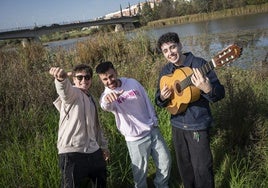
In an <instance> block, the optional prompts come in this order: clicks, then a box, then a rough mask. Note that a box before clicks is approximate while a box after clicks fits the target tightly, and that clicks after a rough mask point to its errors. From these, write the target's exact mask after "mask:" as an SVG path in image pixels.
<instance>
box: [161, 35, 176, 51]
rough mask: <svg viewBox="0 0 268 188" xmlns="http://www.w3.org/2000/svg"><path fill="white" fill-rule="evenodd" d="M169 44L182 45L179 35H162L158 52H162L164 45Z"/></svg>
mask: <svg viewBox="0 0 268 188" xmlns="http://www.w3.org/2000/svg"><path fill="white" fill-rule="evenodd" d="M168 42H174V43H180V38H179V35H178V34H177V33H174V32H168V33H165V34H163V35H161V36H160V37H159V39H158V41H157V50H158V51H159V52H161V46H162V45H163V44H164V43H168Z"/></svg>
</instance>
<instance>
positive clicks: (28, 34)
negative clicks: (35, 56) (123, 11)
mask: <svg viewBox="0 0 268 188" xmlns="http://www.w3.org/2000/svg"><path fill="white" fill-rule="evenodd" d="M99 25H116V29H120V28H121V29H128V28H131V27H132V28H134V27H138V26H139V25H140V22H139V16H129V17H125V16H123V17H120V18H111V19H99V20H94V21H88V22H79V23H69V24H63V25H59V24H52V25H51V26H42V27H35V28H31V29H22V30H12V31H5V32H0V40H6V39H36V40H39V37H40V36H42V35H47V34H50V33H54V32H58V31H69V30H72V29H78V28H84V27H91V26H99Z"/></svg>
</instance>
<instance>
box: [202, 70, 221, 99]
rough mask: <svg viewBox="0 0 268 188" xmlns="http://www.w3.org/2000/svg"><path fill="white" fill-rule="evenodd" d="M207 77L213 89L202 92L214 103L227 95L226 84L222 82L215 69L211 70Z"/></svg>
mask: <svg viewBox="0 0 268 188" xmlns="http://www.w3.org/2000/svg"><path fill="white" fill-rule="evenodd" d="M207 77H208V78H209V80H210V83H211V86H212V89H211V91H210V92H209V93H204V92H201V95H202V96H203V97H204V98H206V99H207V100H208V101H209V102H211V103H214V102H217V101H219V100H221V99H223V98H224V97H225V89H224V86H223V85H222V84H221V83H220V81H219V79H218V78H217V75H216V73H215V71H210V72H209V73H208V74H207Z"/></svg>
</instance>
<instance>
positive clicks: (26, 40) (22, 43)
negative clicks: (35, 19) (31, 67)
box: [21, 38, 30, 48]
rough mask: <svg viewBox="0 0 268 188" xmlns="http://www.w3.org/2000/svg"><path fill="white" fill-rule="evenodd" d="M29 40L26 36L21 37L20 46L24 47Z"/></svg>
mask: <svg viewBox="0 0 268 188" xmlns="http://www.w3.org/2000/svg"><path fill="white" fill-rule="evenodd" d="M29 42H30V41H29V40H28V39H26V38H24V39H22V40H21V45H22V47H23V48H25V47H26V46H27V45H28V44H29Z"/></svg>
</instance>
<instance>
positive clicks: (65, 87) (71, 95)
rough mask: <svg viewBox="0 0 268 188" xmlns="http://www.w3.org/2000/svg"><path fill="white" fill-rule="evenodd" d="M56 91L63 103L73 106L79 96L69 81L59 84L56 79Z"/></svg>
mask: <svg viewBox="0 0 268 188" xmlns="http://www.w3.org/2000/svg"><path fill="white" fill-rule="evenodd" d="M55 87H56V91H57V93H58V95H59V97H60V99H61V100H62V101H64V102H65V103H66V104H72V103H73V101H74V99H75V97H76V96H77V93H76V89H75V88H74V87H73V85H72V84H71V82H70V80H69V79H65V80H63V81H62V82H59V81H58V80H57V79H55Z"/></svg>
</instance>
